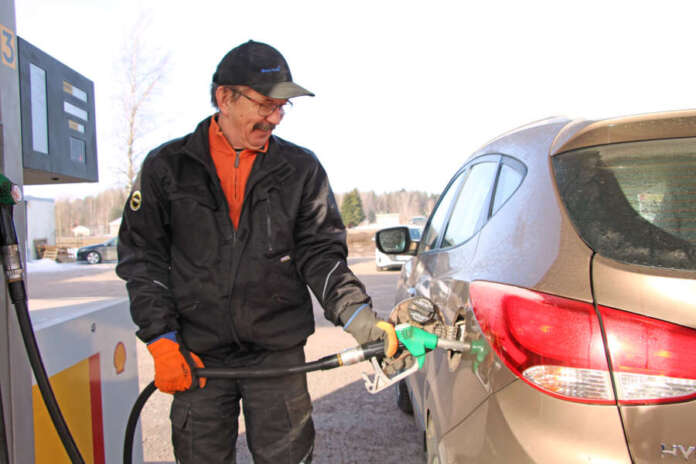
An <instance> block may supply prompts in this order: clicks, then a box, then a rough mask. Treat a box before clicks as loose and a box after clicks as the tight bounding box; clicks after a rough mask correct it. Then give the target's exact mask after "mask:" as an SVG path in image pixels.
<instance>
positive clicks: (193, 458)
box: [170, 346, 314, 464]
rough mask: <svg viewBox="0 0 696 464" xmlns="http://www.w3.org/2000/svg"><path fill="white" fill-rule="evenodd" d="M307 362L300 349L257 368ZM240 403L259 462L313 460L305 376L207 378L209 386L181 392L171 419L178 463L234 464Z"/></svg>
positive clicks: (293, 463) (279, 463) (272, 356)
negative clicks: (240, 403) (240, 402)
mask: <svg viewBox="0 0 696 464" xmlns="http://www.w3.org/2000/svg"><path fill="white" fill-rule="evenodd" d="M304 361H305V358H304V351H303V349H302V347H301V346H300V347H298V348H293V349H291V350H288V351H282V352H271V353H269V354H268V355H267V356H265V358H264V359H263V361H261V363H259V364H257V365H255V366H253V367H257V368H264V367H282V366H293V365H298V364H302V363H304ZM207 367H221V366H207ZM240 400H241V401H242V407H243V408H244V420H245V425H246V436H247V444H248V445H249V450H250V451H251V454H252V456H253V458H254V463H255V464H271V463H273V464H286V463H287V464H299V463H301V462H302V463H309V462H311V453H312V449H313V445H314V424H313V422H312V402H311V400H310V398H309V393H308V391H307V377H306V374H295V375H288V376H285V377H276V378H269V379H208V383H207V385H206V386H205V388H202V389H199V390H193V391H185V392H179V393H176V394H175V395H174V401H173V402H172V409H171V414H170V418H171V421H172V442H173V444H174V454H175V456H176V460H177V463H180V464H192V463H197V464H200V463H210V464H218V463H219V464H222V463H225V464H227V463H235V462H236V441H237V432H238V418H239V401H240Z"/></svg>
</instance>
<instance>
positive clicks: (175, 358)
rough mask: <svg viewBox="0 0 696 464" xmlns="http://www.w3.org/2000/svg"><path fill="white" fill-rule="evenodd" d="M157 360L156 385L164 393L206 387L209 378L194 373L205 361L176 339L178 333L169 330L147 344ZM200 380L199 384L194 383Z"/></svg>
mask: <svg viewBox="0 0 696 464" xmlns="http://www.w3.org/2000/svg"><path fill="white" fill-rule="evenodd" d="M147 349H148V350H149V351H150V354H151V355H152V358H153V359H154V360H155V386H156V387H157V388H158V389H159V390H160V391H161V392H163V393H174V392H178V391H184V390H190V389H195V388H203V387H205V384H206V381H207V379H206V378H204V377H201V378H198V376H197V375H195V374H194V373H193V369H194V368H196V367H204V366H203V361H201V358H199V357H198V356H197V355H196V354H195V353H191V352H190V351H188V350H187V349H186V348H185V347H183V346H182V345H181V344H179V343H178V342H177V341H176V333H175V332H169V333H167V334H164V335H162V336H161V337H158V338H156V339H155V340H154V341H152V342H150V343H148V344H147ZM194 379H197V380H198V386H196V385H195V384H194Z"/></svg>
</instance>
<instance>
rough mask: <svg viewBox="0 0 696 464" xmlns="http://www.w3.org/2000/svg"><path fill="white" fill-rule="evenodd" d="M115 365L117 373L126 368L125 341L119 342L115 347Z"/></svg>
mask: <svg viewBox="0 0 696 464" xmlns="http://www.w3.org/2000/svg"><path fill="white" fill-rule="evenodd" d="M114 367H115V368H116V374H117V375H118V374H121V373H122V372H123V371H124V370H125V369H126V345H124V344H123V342H118V343H117V344H116V348H114Z"/></svg>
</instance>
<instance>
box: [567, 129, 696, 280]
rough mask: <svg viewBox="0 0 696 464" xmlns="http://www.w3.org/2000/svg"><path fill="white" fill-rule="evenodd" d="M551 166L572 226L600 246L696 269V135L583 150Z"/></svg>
mask: <svg viewBox="0 0 696 464" xmlns="http://www.w3.org/2000/svg"><path fill="white" fill-rule="evenodd" d="M553 168H554V174H555V176H556V181H557V182H558V190H559V193H560V195H561V198H562V200H563V203H564V205H565V207H566V210H567V211H568V215H569V216H570V218H571V220H572V221H573V225H574V226H575V229H576V230H577V231H578V234H580V236H581V237H582V238H583V240H584V241H585V242H586V243H587V244H588V245H589V246H590V248H592V249H593V250H595V251H596V252H597V253H599V254H600V255H603V256H606V257H608V258H611V259H615V260H618V261H622V262H625V263H631V264H639V265H644V266H656V267H663V268H672V269H696V208H694V206H693V205H694V204H696V138H683V139H672V140H652V141H644V142H630V143H619V144H611V145H603V146H599V147H591V148H584V149H578V150H574V151H570V152H568V153H564V154H560V155H557V156H555V157H554V158H553Z"/></svg>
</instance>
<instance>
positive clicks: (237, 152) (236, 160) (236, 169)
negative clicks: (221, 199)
mask: <svg viewBox="0 0 696 464" xmlns="http://www.w3.org/2000/svg"><path fill="white" fill-rule="evenodd" d="M234 153H235V157H234V199H235V200H236V199H237V189H238V188H239V187H238V185H237V180H238V179H239V157H240V155H241V154H242V150H234Z"/></svg>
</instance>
